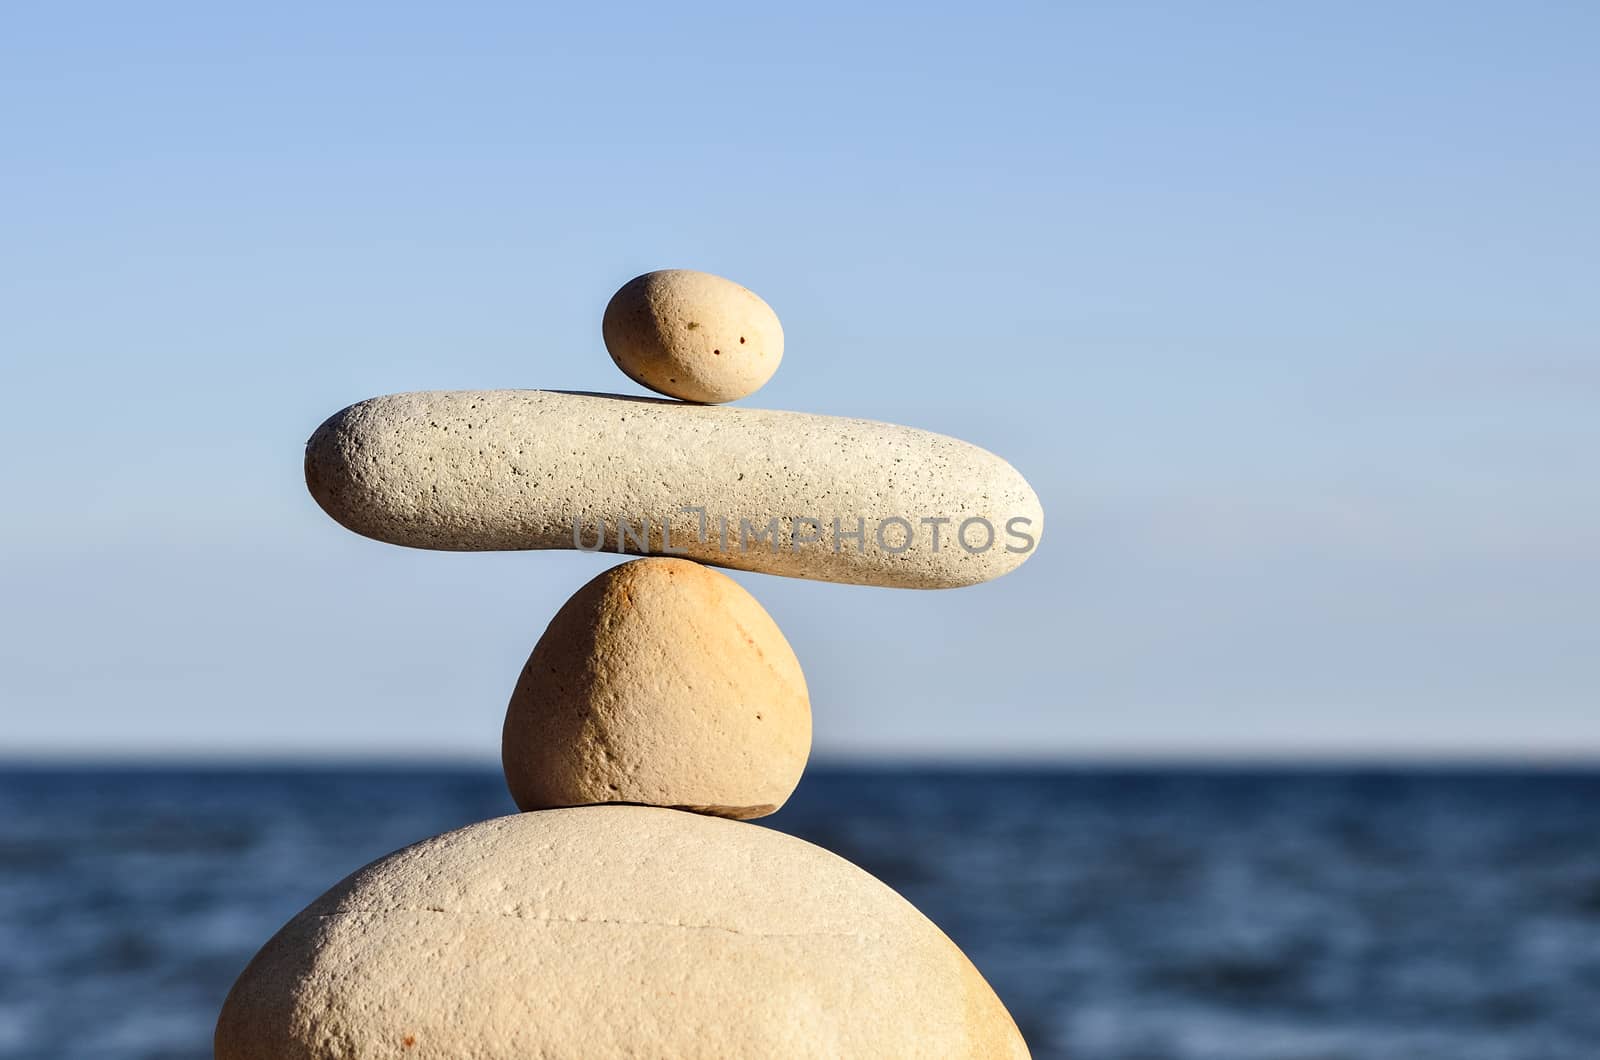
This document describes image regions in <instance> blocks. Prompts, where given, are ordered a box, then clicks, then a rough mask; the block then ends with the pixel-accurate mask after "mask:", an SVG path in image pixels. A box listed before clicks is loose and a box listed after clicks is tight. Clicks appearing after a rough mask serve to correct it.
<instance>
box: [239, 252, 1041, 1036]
mask: <svg viewBox="0 0 1600 1060" xmlns="http://www.w3.org/2000/svg"><path fill="white" fill-rule="evenodd" d="M602 335H603V338H604V341H605V345H606V348H607V349H608V350H609V351H610V354H611V357H612V359H613V360H614V361H615V362H616V364H617V366H618V367H619V368H621V369H622V371H623V372H624V373H626V374H627V375H628V376H629V377H630V378H631V379H633V380H635V381H636V382H638V383H640V384H641V385H643V386H646V387H648V388H650V389H652V390H655V391H656V392H658V393H660V394H663V395H666V398H667V399H666V400H655V399H644V398H630V397H622V396H616V395H603V394H572V393H558V392H547V391H452V392H430V393H420V394H400V395H393V396H389V397H381V398H374V399H372V400H370V401H364V402H361V403H359V404H356V405H353V406H351V407H350V408H347V409H345V410H343V411H342V412H339V413H337V414H336V415H334V416H333V417H332V418H330V419H329V420H328V421H327V423H325V424H323V426H322V427H321V428H319V429H318V430H317V432H316V433H315V434H314V435H313V436H312V438H311V440H310V442H309V443H308V444H307V449H306V482H307V485H308V487H309V488H310V490H311V493H312V495H313V496H314V497H315V498H316V499H317V501H318V503H319V504H321V506H322V507H323V509H324V510H325V511H327V513H328V514H329V515H330V516H332V517H333V518H334V519H335V520H337V521H338V522H340V523H341V524H343V525H344V526H346V527H348V528H350V529H352V530H354V531H356V532H357V533H361V534H364V535H366V536H369V537H373V538H376V539H378V540H382V541H387V542H391V543H394V544H402V545H410V546H416V547H423V548H435V549H454V550H485V549H549V548H579V549H585V550H591V551H593V550H598V549H600V548H604V549H606V550H607V551H615V552H617V553H623V554H633V555H639V556H643V557H644V558H638V559H632V560H629V561H628V562H624V563H622V564H621V565H619V566H616V567H613V568H611V569H610V570H607V571H605V572H604V573H602V574H600V575H599V576H598V577H596V578H594V579H593V580H591V581H590V582H589V583H588V584H586V585H584V586H583V587H581V588H580V589H578V591H577V592H576V593H574V594H573V596H572V597H571V598H570V599H569V600H568V601H567V602H566V604H564V605H563V606H562V607H561V608H560V610H559V611H558V612H557V613H556V615H555V617H554V618H553V619H552V620H551V622H550V624H549V627H548V628H547V629H546V630H545V633H544V635H543V636H542V637H540V638H539V641H538V643H537V644H536V645H535V646H534V648H533V652H532V654H531V655H530V656H529V658H528V661H527V664H526V665H525V666H524V667H523V670H522V673H521V675H520V677H519V678H518V680H517V682H516V687H515V690H514V691H513V693H512V696H511V702H510V705H509V706H508V708H507V710H506V717H505V725H504V728H503V730H502V734H501V759H502V763H503V765H504V769H505V775H506V782H507V785H508V786H509V788H510V790H511V795H512V797H513V799H514V800H515V802H516V805H517V806H518V808H519V809H521V810H522V811H524V812H522V813H518V814H514V815H512V816H509V817H501V818H498V819H495V820H490V821H484V822H481V823H479V824H474V825H470V826H468V827H466V828H462V829H459V830H457V831H453V832H448V833H446V834H444V835H440V836H435V837H433V838H431V839H425V840H423V841H422V842H420V843H417V844H415V845H413V846H410V847H407V848H405V849H403V850H400V851H397V852H396V853H394V854H390V855H389V856H387V857H384V858H381V859H379V860H378V861H376V862H374V863H372V864H371V865H368V866H367V867H366V868H363V869H361V870H359V871H357V872H356V873H355V874H353V875H351V876H350V877H348V878H346V879H345V880H344V881H342V882H340V883H339V884H337V885H336V886H335V887H334V888H333V889H332V890H330V891H328V892H327V893H326V894H324V895H323V896H322V897H321V898H319V899H317V900H316V901H315V902H313V903H312V904H311V905H310V906H308V907H307V908H306V909H305V910H304V911H302V912H301V913H300V914H298V915H297V916H296V917H294V918H293V919H292V920H291V921H290V922H289V923H288V924H286V925H285V926H284V927H283V929H282V930H280V931H279V932H278V933H277V935H275V936H273V938H272V939H270V940H269V941H268V942H267V943H266V945H265V946H263V947H262V949H261V951H260V952H259V953H257V955H256V956H255V958H254V959H253V960H252V961H251V962H250V964H249V966H248V967H247V968H246V969H245V970H244V972H243V974H241V975H240V977H239V979H238V981H237V982H236V983H235V984H234V986H233V989H232V991H231V992H230V993H229V995H228V998H227V1001H226V1002H225V1003H224V1005H223V1009H222V1013H221V1016H220V1018H219V1019H218V1023H217V1031H216V1039H215V1053H216V1056H217V1057H218V1058H219V1060H287V1058H291V1057H292V1058H297V1060H299V1058H327V1060H333V1058H366V1057H396V1056H404V1057H412V1056H415V1057H440V1058H443V1057H468V1056H470V1057H474V1058H480V1060H511V1058H522V1057H530V1056H539V1057H644V1056H649V1057H758V1056H759V1057H769V1056H770V1057H844V1056H851V1057H854V1056H873V1057H877V1056H885V1057H888V1056H938V1057H1025V1056H1027V1047H1026V1046H1025V1044H1024V1043H1023V1040H1022V1037H1021V1035H1020V1034H1019V1033H1018V1032H1017V1029H1016V1026H1015V1024H1014V1023H1013V1021H1012V1019H1011V1017H1010V1015H1009V1014H1008V1013H1007V1012H1006V1009H1005V1007H1004V1005H1002V1004H1001V1002H1000V1001H999V999H998V998H997V997H996V996H995V994H994V992H993V991H992V990H991V989H990V988H989V985H988V984H987V983H986V982H985V981H984V979H983V977H982V976H981V975H980V974H979V973H978V971H977V970H976V969H975V968H974V967H973V966H972V964H971V963H970V962H969V961H968V960H967V958H966V957H965V956H964V955H963V954H962V953H961V951H960V950H959V949H958V948H957V947H956V946H955V945H954V944H953V943H952V942H951V941H950V940H949V939H948V938H946V937H945V935H944V934H943V933H942V932H941V931H940V930H939V929H938V928H937V927H935V926H934V925H933V924H932V923H931V922H930V921H929V920H928V919H927V918H926V917H924V916H922V914H920V913H918V912H917V911H916V909H914V908H913V907H912V906H911V905H910V904H909V903H908V902H906V901H905V899H903V898H901V897H900V896H899V895H897V894H896V893H895V892H894V891H892V890H891V889H890V888H888V887H887V886H885V885H884V884H883V883H881V882H879V881H878V880H876V879H874V878H873V877H872V876H871V875H869V874H867V873H866V872H864V871H862V870H861V869H859V868H857V867H855V866H854V865H852V864H850V863H849V862H847V861H845V860H843V859H842V858H839V857H837V856H835V855H833V854H830V853H828V852H827V851H825V850H823V849H821V848H820V847H816V846H813V845H812V844H809V843H806V842H804V841H802V840H799V839H795V838H792V837H790V836H787V835H784V834H782V833H779V832H775V831H773V830H771V829H767V828H763V827H761V826H759V825H751V824H746V823H744V822H745V821H747V820H749V819H751V818H756V817H762V816H764V815H766V814H770V813H772V812H773V811H775V810H777V809H778V808H779V807H780V806H782V805H783V803H784V802H785V800H787V799H788V797H789V795H790V794H791V793H792V792H793V791H794V789H795V787H796V785H797V784H798V783H799V781H800V778H801V773H802V771H803V770H804V768H805V763H806V759H807V757H808V755H809V753H810V749H811V705H810V699H809V696H808V693H807V689H806V682H805V677H804V675H803V674H802V672H801V668H800V663H799V661H798V660H797V659H796V658H795V654H794V652H793V650H792V649H791V648H790V647H789V644H788V641H787V640H785V639H784V636H783V633H782V631H781V630H779V628H778V626H777V624H776V623H775V622H774V621H773V620H772V618H771V617H770V616H769V615H768V614H767V612H766V611H765V610H764V609H763V608H762V606H761V604H760V603H759V602H757V601H756V599H755V598H754V597H753V596H751V595H750V594H749V593H748V592H746V591H745V590H744V589H743V588H742V587H741V586H740V585H739V584H738V583H736V582H735V581H733V579H731V578H729V577H728V576H727V575H725V574H722V573H721V572H719V571H717V570H715V569H713V568H714V567H715V566H722V567H729V568H736V569H743V570H749V571H759V572H764V573H770V574H778V575H785V576H789V577H798V578H811V579H817V580H822V581H834V582H849V583H855V584H865V585H883V586H895V587H906V588H950V587H955V586H961V585H971V584H974V583H977V582H981V581H986V580H988V579H991V578H994V577H998V576H999V575H1001V574H1004V573H1006V572H1007V571H1009V570H1011V569H1014V568H1015V567H1016V566H1018V565H1020V564H1021V563H1022V562H1023V561H1024V560H1025V559H1026V558H1027V556H1028V555H1029V554H1031V551H1032V549H1033V548H1034V547H1035V546H1036V544H1037V541H1038V538H1039V535H1040V533H1041V531H1042V529H1043V515H1042V512H1041V511H1040V508H1039V502H1038V498H1037V497H1036V496H1035V494H1034V492H1033V490H1032V489H1031V488H1030V487H1029V486H1028V484H1027V482H1026V481H1024V480H1023V478H1022V477H1021V476H1020V475H1018V474H1017V472H1016V471H1015V470H1013V469H1012V468H1011V467H1010V465H1008V464H1006V463H1005V462H1004V461H1003V460H1001V459H1000V458H998V457H996V456H994V455H992V454H990V453H987V452H985V451H983V450H981V449H979V448H977V447H975V446H972V445H969V444H967V443H965V442H961V441H957V440H955V439H952V438H946V437H944V436H942V435H937V434H932V433H929V432H926V431H918V430H913V429H911V428H908V427H898V426H894V425H890V424H882V423H873V422H870V421H864V420H847V419H839V418H835V417H827V416H812V415H807V414H802V413H792V412H773V411H765V410H759V409H743V408H724V407H720V405H718V404H716V403H721V402H727V401H734V400H737V399H739V398H743V397H747V396H749V395H750V394H751V393H753V392H754V391H755V390H756V389H758V388H759V387H761V386H762V385H763V384H764V383H766V382H767V380H768V379H770V378H771V377H772V374H773V372H774V371H776V369H777V367H778V364H779V361H780V360H781V359H782V356H783V329H782V327H781V326H780V324H779V322H778V317H777V314H775V313H774V312H773V311H772V309H771V307H770V306H768V305H767V303H766V302H764V301H763V300H762V299H760V298H759V297H757V296H756V295H755V294H754V293H752V292H751V291H749V290H746V289H745V288H744V287H741V286H739V285H738V284H735V283H733V282H731V281H729V280H725V279H722V278H721V277H717V276H711V275H708V274H705V273H698V272H690V271H686V270H667V271H663V272H654V273H649V274H646V275H644V276H641V277H638V278H636V279H634V280H632V281H630V282H629V283H627V284H626V285H624V286H623V287H622V289H621V290H619V291H618V292H617V294H616V295H615V297H613V298H612V300H611V303H610V304H609V305H608V306H607V307H606V310H605V315H604V321H603V325H602ZM980 546H981V547H980Z"/></svg>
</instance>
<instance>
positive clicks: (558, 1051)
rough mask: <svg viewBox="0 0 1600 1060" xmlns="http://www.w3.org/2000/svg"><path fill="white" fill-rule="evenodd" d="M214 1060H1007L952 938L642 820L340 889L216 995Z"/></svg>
mask: <svg viewBox="0 0 1600 1060" xmlns="http://www.w3.org/2000/svg"><path fill="white" fill-rule="evenodd" d="M215 1044H216V1056H217V1058H218V1060H312V1058H316V1060H334V1058H338V1060H364V1058H368V1057H372V1058H376V1057H394V1056H405V1057H416V1058H417V1060H424V1058H451V1060H455V1058H460V1057H473V1058H474V1060H512V1058H516V1060H523V1058H526V1057H593V1058H600V1060H605V1058H611V1057H641V1056H649V1057H660V1058H667V1060H674V1058H688V1057H733V1056H739V1057H758V1056H760V1057H766V1056H772V1057H778V1056H781V1057H797V1058H800V1057H841V1056H852V1057H857V1056H860V1057H865V1056H885V1057H888V1056H938V1057H997V1058H998V1057H1024V1056H1026V1055H1027V1049H1026V1046H1025V1045H1024V1044H1023V1042H1022V1038H1021V1036H1020V1035H1019V1034H1018V1033H1017V1029H1016V1026H1015V1025H1014V1024H1013V1023H1012V1021H1011V1018H1010V1016H1009V1015H1008V1014H1007V1012H1006V1010H1005V1007H1004V1006H1003V1005H1002V1004H1001V1003H1000V1000H999V999H998V998H997V997H995V995H994V992H993V991H992V990H991V989H990V988H989V986H988V984H987V983H985V982H984V980H983V978H982V976H980V975H979V974H978V972H977V971H976V970H975V969H974V968H973V967H972V965H971V963H970V962H969V961H968V960H967V959H966V957H965V956H963V955H962V953H961V951H960V950H958V949H957V948H956V947H955V945H954V944H953V943H951V942H950V940H949V939H947V938H946V937H945V936H944V934H943V933H941V932H940V931H939V929H938V928H937V927H935V926H934V925H933V924H932V923H930V922H929V921H928V920H927V918H926V917H924V916H922V914H920V913H918V912H917V911H916V910H915V909H914V908H913V907H912V906H911V905H910V904H909V903H908V902H906V901H905V899H903V898H901V897H900V896H899V895H897V894H895V893H894V891H892V890H890V889H889V888H888V887H886V886H884V885H883V884H882V883H880V882H878V881H877V880H876V879H874V878H873V877H871V876H869V875H868V874H867V873H865V872H863V871H861V870H860V869H858V868H856V867H855V866H854V865H851V864H850V863H849V862H847V861H844V860H843V859H841V858H838V857H836V856H834V855H833V854H830V853H828V852H827V851H825V850H822V849H821V848H819V847H815V846H812V845H811V844H809V843H806V842H803V841H801V840H798V839H794V838H791V837H789V836H786V835H783V834H781V833H778V832H773V831H770V830H768V829H766V828H762V827H761V826H759V825H751V824H743V823H739V822H736V821H725V820H719V819H717V818H713V817H701V816H698V815H695V814H688V813H680V812H678V811H675V810H663V809H656V808H652V807H641V806H589V807H583V808H579V809H571V810H548V811H543V812H540V813H530V814H519V815H515V816H512V817H502V818H499V819H497V820H493V821H485V822H482V823H480V824H475V825H471V826H469V827H467V828H463V829H460V830H459V831H455V832H449V833H446V834H444V835H441V836H437V837H435V838H433V839H428V840H425V841H423V842H421V843H418V844H416V845H415V846H412V847H408V848H406V849H405V850H402V851H399V852H398V853H395V854H391V855H389V856H388V857H386V858H383V859H381V860H379V861H377V862H374V863H373V864H371V865H369V866H367V867H366V868H364V869H361V870H360V871H358V872H356V873H355V874H354V875H352V876H350V877H349V878H347V879H346V880H344V881H343V882H342V883H340V884H338V885H337V886H336V887H334V888H333V889H332V890H331V891H329V892H328V893H327V894H325V895H323V896H322V897H321V898H319V899H317V900H316V901H315V902H313V903H312V904H311V905H310V906H309V907H307V908H306V909H305V910H304V911H303V912H301V913H300V914H299V915H298V916H296V917H295V918H294V919H293V920H291V921H290V922H289V923H288V924H287V925H285V927H284V928H283V929H282V930H281V931H279V932H278V934H277V935H275V936H274V937H273V938H272V939H271V940H270V941H269V942H268V943H267V944H266V945H265V946H264V947H263V948H262V950H261V952H260V953H258V954H256V956H255V959H254V960H252V961H251V962H250V965H249V967H247V968H246V969H245V970H244V973H243V974H242V975H241V976H240V977H239V980H238V981H237V982H236V983H235V984H234V986H233V990H232V991H231V992H230V993H229V995H228V999H227V1002H226V1003H225V1004H224V1005H223V1009H222V1015H221V1018H220V1019H219V1020H218V1022H217V1032H216V1042H215Z"/></svg>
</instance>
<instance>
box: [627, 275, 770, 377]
mask: <svg viewBox="0 0 1600 1060" xmlns="http://www.w3.org/2000/svg"><path fill="white" fill-rule="evenodd" d="M600 333H601V337H602V338H603V339H604V340H605V344H606V350H607V351H609V352H610V354H611V359H612V360H613V361H615V362H616V364H617V367H618V368H621V369H622V370H623V372H625V373H627V376H628V378H630V379H632V380H633V381H634V382H636V383H639V384H640V385H642V386H646V387H649V388H650V389H651V390H654V391H655V392H656V393H658V394H667V395H669V396H671V397H678V398H683V399H684V400H685V401H705V402H713V403H715V402H721V401H736V400H738V399H739V398H742V397H747V396H748V395H750V394H753V393H755V392H756V391H757V390H759V389H761V387H762V386H763V385H765V384H766V382H767V380H768V379H771V378H772V374H773V373H774V372H776V371H777V370H778V362H779V361H781V360H783V327H782V325H781V324H779V323H778V314H776V313H774V312H773V311H772V307H771V306H769V305H767V303H766V302H764V301H763V300H762V299H761V297H760V296H759V295H757V294H756V293H755V292H754V291H751V290H749V289H748V288H745V287H741V286H740V285H738V284H736V283H734V282H733V281H732V280H725V279H723V278H722V277H721V276H713V275H711V274H710V273H708V272H694V271H692V270H690V269H662V270H660V271H658V272H647V273H645V274H644V275H643V276H635V277H634V278H633V279H631V280H629V281H628V282H627V283H625V284H623V285H622V287H621V289H620V290H618V291H617V293H616V294H614V295H612V296H611V301H610V302H609V303H608V304H607V305H606V311H605V316H604V318H603V319H602V320H601V325H600Z"/></svg>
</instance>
